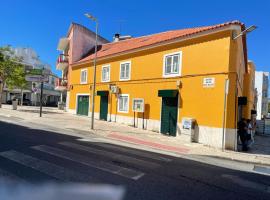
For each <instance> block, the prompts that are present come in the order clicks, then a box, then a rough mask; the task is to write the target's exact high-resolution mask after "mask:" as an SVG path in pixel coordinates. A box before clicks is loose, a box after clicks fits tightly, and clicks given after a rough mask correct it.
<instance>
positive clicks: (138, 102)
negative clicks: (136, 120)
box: [132, 98, 144, 112]
mask: <svg viewBox="0 0 270 200" xmlns="http://www.w3.org/2000/svg"><path fill="white" fill-rule="evenodd" d="M132 111H133V112H144V99H142V98H134V99H132Z"/></svg>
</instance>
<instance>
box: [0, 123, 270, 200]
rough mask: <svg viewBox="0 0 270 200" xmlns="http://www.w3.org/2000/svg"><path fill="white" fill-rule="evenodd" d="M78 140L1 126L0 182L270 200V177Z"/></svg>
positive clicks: (133, 195) (152, 196)
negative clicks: (86, 185) (71, 184)
mask: <svg viewBox="0 0 270 200" xmlns="http://www.w3.org/2000/svg"><path fill="white" fill-rule="evenodd" d="M78 139H79V138H77V137H73V136H67V135H63V134H57V133H54V132H50V131H44V130H37V129H30V128H26V127H23V126H18V125H14V124H8V123H6V122H1V121H0V177H2V178H5V179H11V180H13V181H14V182H13V183H14V184H15V183H16V184H17V183H20V182H22V183H33V184H35V185H39V184H42V183H46V182H56V183H57V184H64V183H67V182H75V183H77V182H78V183H91V184H96V183H97V184H112V185H118V186H124V188H125V191H126V192H125V200H144V199H147V200H163V199H164V200H180V199H181V200H183V199H215V200H216V199H226V200H228V199H244V200H248V199H270V176H263V175H259V174H254V173H247V172H241V171H236V170H230V169H226V168H221V167H217V166H213V165H208V164H203V163H199V162H195V161H191V160H187V159H182V158H175V157H170V156H167V155H161V154H156V153H152V152H146V151H141V150H134V149H130V148H126V147H121V146H117V145H113V144H105V143H99V142H82V141H79V140H78ZM0 196H1V194H0Z"/></svg>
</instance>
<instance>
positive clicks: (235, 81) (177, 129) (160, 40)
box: [67, 21, 249, 149]
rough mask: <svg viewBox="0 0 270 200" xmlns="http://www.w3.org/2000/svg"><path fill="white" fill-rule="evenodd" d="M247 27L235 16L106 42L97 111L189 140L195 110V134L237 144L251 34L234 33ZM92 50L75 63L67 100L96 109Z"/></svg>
mask: <svg viewBox="0 0 270 200" xmlns="http://www.w3.org/2000/svg"><path fill="white" fill-rule="evenodd" d="M244 28H245V27H244V25H243V24H242V23H240V22H238V21H233V22H229V23H224V24H219V25H214V26H207V27H199V28H190V29H183V30H175V31H168V32H163V33H158V34H153V35H148V36H143V37H138V38H130V37H121V36H119V35H118V34H116V36H115V40H114V41H113V42H108V43H103V44H102V43H101V44H99V46H98V53H97V76H96V77H97V88H96V90H97V95H96V97H95V102H96V104H95V118H96V119H100V120H106V121H112V122H117V123H124V124H127V125H134V124H135V126H136V127H139V128H144V129H147V130H151V131H155V132H158V133H162V134H166V135H170V136H176V137H179V138H181V139H183V140H186V139H189V138H190V134H191V133H190V131H189V130H188V128H189V123H188V122H189V119H190V118H191V119H194V120H195V136H194V140H195V141H197V142H199V143H203V144H206V145H209V146H213V147H217V148H222V146H223V145H224V146H225V147H226V148H227V149H236V141H237V131H236V129H237V121H238V118H239V117H241V115H242V114H241V110H242V109H241V108H242V106H241V105H238V99H239V97H240V99H241V97H243V96H244V95H245V93H244V77H245V76H244V75H245V73H248V66H247V52H246V38H245V36H242V37H239V38H237V39H233V37H234V36H235V35H238V34H239V33H240V32H241V31H243V30H244ZM85 55H87V56H85ZM85 55H84V57H82V59H80V60H78V61H75V62H72V63H70V65H69V66H70V67H69V77H70V80H69V85H70V87H69V91H68V100H67V104H68V105H67V107H68V110H69V112H71V113H74V114H79V115H89V116H90V113H91V106H90V104H91V94H92V85H93V59H94V52H93V49H89V52H88V53H87V54H85ZM226 85H227V86H226ZM226 87H227V89H226ZM241 101H242V100H241ZM134 102H135V103H134ZM142 103H143V105H144V106H143V107H140V106H141V105H142ZM133 104H136V105H135V107H136V110H137V111H138V110H139V109H140V108H144V112H133V106H134V105H133ZM247 112H249V111H247ZM158 133H157V134H158Z"/></svg>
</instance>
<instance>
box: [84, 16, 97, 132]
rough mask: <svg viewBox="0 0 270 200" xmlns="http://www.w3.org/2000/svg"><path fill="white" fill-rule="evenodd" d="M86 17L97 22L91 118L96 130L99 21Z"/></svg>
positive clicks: (92, 126) (92, 125) (92, 127)
mask: <svg viewBox="0 0 270 200" xmlns="http://www.w3.org/2000/svg"><path fill="white" fill-rule="evenodd" d="M85 16H86V17H87V18H88V19H90V20H92V21H94V22H96V40H95V57H94V73H93V88H92V113H91V114H92V116H91V129H92V130H93V129H94V116H95V95H96V71H97V40H98V20H97V18H95V17H93V16H92V15H90V14H88V13H86V14H85Z"/></svg>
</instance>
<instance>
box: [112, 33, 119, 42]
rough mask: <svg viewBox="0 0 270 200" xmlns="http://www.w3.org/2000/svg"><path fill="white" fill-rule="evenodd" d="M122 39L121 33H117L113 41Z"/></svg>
mask: <svg viewBox="0 0 270 200" xmlns="http://www.w3.org/2000/svg"><path fill="white" fill-rule="evenodd" d="M119 40H120V34H119V33H115V34H114V37H113V42H119Z"/></svg>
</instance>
